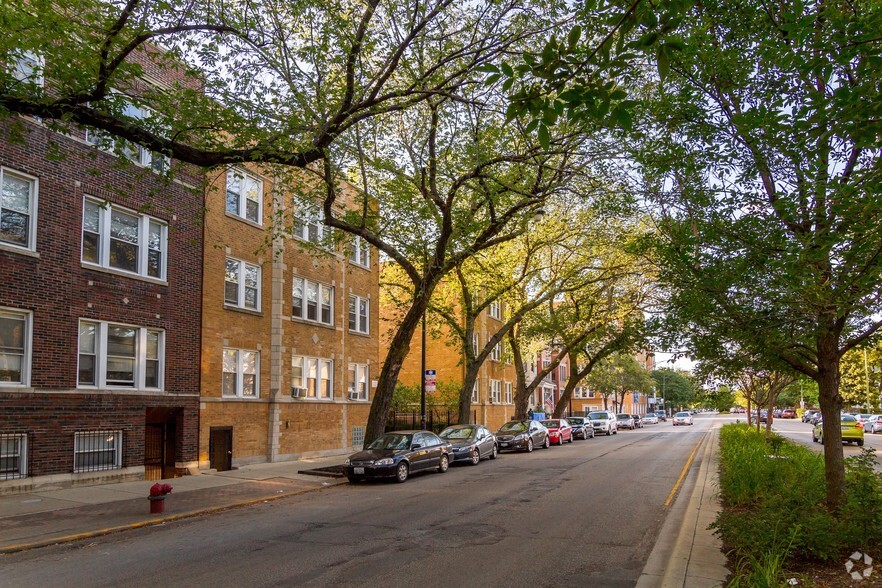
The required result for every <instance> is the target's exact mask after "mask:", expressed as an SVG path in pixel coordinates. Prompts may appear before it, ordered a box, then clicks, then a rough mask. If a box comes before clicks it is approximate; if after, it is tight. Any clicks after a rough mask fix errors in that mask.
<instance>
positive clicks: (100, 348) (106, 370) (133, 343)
mask: <svg viewBox="0 0 882 588" xmlns="http://www.w3.org/2000/svg"><path fill="white" fill-rule="evenodd" d="M164 347H165V333H163V331H159V330H155V329H147V328H144V327H132V326H128V325H116V324H112V323H105V322H98V321H88V320H81V321H80V332H79V344H78V349H79V365H78V367H77V384H78V385H79V386H80V387H97V388H105V387H106V388H135V389H157V390H160V389H162V385H163V377H162V376H163V372H164V367H165V348H164Z"/></svg>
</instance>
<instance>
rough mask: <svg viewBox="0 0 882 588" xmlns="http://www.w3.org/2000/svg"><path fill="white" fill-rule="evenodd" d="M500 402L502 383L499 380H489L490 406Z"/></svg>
mask: <svg viewBox="0 0 882 588" xmlns="http://www.w3.org/2000/svg"><path fill="white" fill-rule="evenodd" d="M501 401H502V382H500V381H499V380H490V402H491V404H499V403H500V402H501Z"/></svg>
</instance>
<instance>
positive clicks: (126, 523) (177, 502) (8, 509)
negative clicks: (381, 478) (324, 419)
mask: <svg viewBox="0 0 882 588" xmlns="http://www.w3.org/2000/svg"><path fill="white" fill-rule="evenodd" d="M345 458H346V455H345V454H341V455H338V456H332V457H323V458H315V459H303V460H298V461H288V462H282V463H269V464H255V465H250V466H243V467H241V468H239V469H236V470H232V471H229V472H216V473H205V474H198V475H195V476H184V477H181V478H175V479H174V480H165V481H164V482H165V483H169V484H171V485H172V486H173V487H174V491H172V493H171V494H170V495H169V496H168V498H167V499H166V501H165V512H164V513H163V514H159V515H151V514H150V504H149V501H148V500H147V495H148V492H149V489H150V486H152V485H153V484H154V483H155V482H150V481H136V482H121V483H117V484H104V485H100V486H87V487H79V488H68V489H64V490H50V491H45V492H33V493H29V494H15V495H11V496H0V554H4V553H13V552H16V551H23V550H25V549H32V548H35V547H42V546H45V545H52V544H54V543H64V542H67V541H76V540H80V539H86V538H88V537H95V536H98V535H104V534H107V533H112V532H115V531H122V530H126V529H134V528H137V527H143V526H147V525H155V524H158V523H162V522H165V521H171V520H176V519H181V518H186V517H191V516H195V515H199V514H204V513H208V512H212V511H216V510H222V509H225V508H230V507H233V506H243V505H247V504H252V503H256V502H263V501H267V500H275V499H277V498H282V497H285V496H292V495H294V494H302V493H304V492H311V491H314V490H318V489H321V488H326V487H328V486H334V485H337V484H342V483H345V482H346V478H333V477H326V476H314V475H307V474H300V473H298V472H299V471H300V470H306V469H314V468H320V467H327V466H331V465H338V464H341V463H343V460H344V459H345Z"/></svg>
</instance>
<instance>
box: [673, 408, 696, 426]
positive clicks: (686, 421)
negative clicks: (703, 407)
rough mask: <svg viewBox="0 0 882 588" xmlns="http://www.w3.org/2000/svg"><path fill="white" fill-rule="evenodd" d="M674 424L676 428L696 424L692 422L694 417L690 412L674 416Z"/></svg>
mask: <svg viewBox="0 0 882 588" xmlns="http://www.w3.org/2000/svg"><path fill="white" fill-rule="evenodd" d="M673 424H674V426H675V427H676V426H677V425H692V424H694V423H693V422H692V415H691V414H690V413H689V411H683V412H678V413H677V414H675V415H674V423H673Z"/></svg>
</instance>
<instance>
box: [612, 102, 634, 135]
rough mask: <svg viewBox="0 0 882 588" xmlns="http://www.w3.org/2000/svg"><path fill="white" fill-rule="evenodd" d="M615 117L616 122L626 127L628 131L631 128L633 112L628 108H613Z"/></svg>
mask: <svg viewBox="0 0 882 588" xmlns="http://www.w3.org/2000/svg"><path fill="white" fill-rule="evenodd" d="M613 117H614V118H615V119H616V123H617V124H618V125H619V126H620V127H622V128H623V129H625V130H626V131H630V130H631V125H632V121H631V113H630V112H629V111H628V109H626V108H621V107H616V108H615V110H613Z"/></svg>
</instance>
